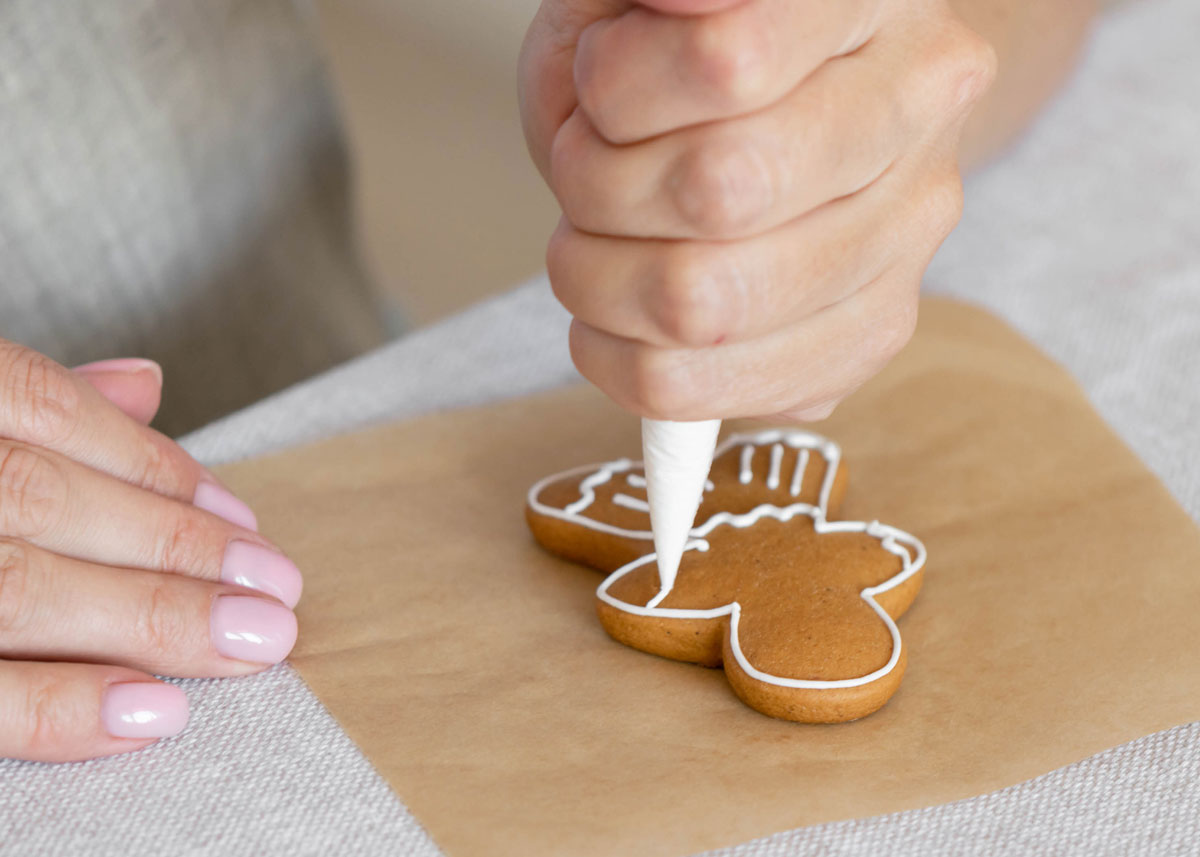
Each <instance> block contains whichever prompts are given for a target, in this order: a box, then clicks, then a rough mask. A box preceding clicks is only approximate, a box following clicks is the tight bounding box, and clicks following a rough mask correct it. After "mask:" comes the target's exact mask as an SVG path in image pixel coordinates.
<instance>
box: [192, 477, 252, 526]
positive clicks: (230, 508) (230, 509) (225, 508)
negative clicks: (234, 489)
mask: <svg viewBox="0 0 1200 857" xmlns="http://www.w3.org/2000/svg"><path fill="white" fill-rule="evenodd" d="M192 505H193V506H195V507H196V508H197V509H203V510H204V511H206V512H212V513H213V514H214V515H216V516H217V517H218V518H224V519H225V520H226V521H228V522H229V523H231V524H237V525H238V526H239V527H245V528H246V529H247V530H254V532H256V533H257V532H258V518H256V517H255V515H254V511H253V510H252V509H251V508H250V507H249V506H247V505H246V504H245V503H243V502H242V501H241V500H239V499H238V498H237V497H234V496H233V495H232V494H230V493H229V492H228V491H226V490H225V489H224V488H222V487H221V486H220V485H218V484H217V483H216V482H209V481H208V480H202V481H201V482H200V484H199V485H197V486H196V493H195V494H194V495H193V496H192Z"/></svg>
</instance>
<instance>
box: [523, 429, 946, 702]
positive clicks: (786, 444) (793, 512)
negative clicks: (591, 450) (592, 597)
mask: <svg viewBox="0 0 1200 857" xmlns="http://www.w3.org/2000/svg"><path fill="white" fill-rule="evenodd" d="M844 492H845V468H844V467H843V466H841V451H840V449H839V447H838V446H837V444H836V443H834V442H832V441H830V440H828V439H826V438H823V437H821V436H819V435H816V434H813V433H811V432H804V431H780V430H773V431H764V432H759V433H755V434H741V435H733V436H731V437H730V438H728V439H727V440H726V441H724V442H723V443H722V444H721V445H720V446H718V448H717V453H716V455H715V457H714V461H713V467H712V470H711V471H710V479H709V482H708V484H707V485H706V487H705V492H704V498H703V500H702V502H701V505H700V510H699V512H698V513H697V515H696V522H697V523H696V526H694V527H693V529H692V531H691V539H690V540H689V543H688V547H687V550H685V552H684V557H683V561H682V562H681V564H680V568H679V573H678V575H677V577H676V580H675V582H674V585H673V586H672V587H671V588H670V589H669V590H663V589H662V587H661V586H660V582H659V579H658V570H657V565H656V563H655V555H654V553H653V542H652V539H651V533H650V527H649V508H648V506H647V505H646V500H645V479H644V477H643V476H642V470H641V467H640V465H639V464H638V463H637V462H633V461H629V460H625V459H622V460H618V461H612V462H607V463H605V464H601V465H595V466H591V467H584V468H577V469H575V470H571V471H568V472H566V473H562V474H558V475H555V476H551V477H549V478H547V479H544V480H542V481H541V482H539V483H537V484H536V485H534V486H533V488H531V489H530V492H529V498H528V505H527V508H526V517H527V519H528V521H529V525H530V529H531V530H532V531H533V534H534V536H535V538H536V539H537V540H538V542H540V543H541V544H542V545H543V546H544V547H545V548H547V549H548V550H550V551H551V552H552V553H555V554H558V555H559V556H563V557H565V558H567V559H570V560H573V561H575V562H579V563H583V564H585V565H589V566H592V567H594V568H598V569H600V570H601V571H606V572H611V573H610V574H609V575H608V577H607V578H605V580H604V582H603V583H601V584H600V586H599V588H598V589H597V591H596V597H597V612H598V614H599V617H600V621H601V623H602V624H603V626H604V628H605V630H606V631H607V632H608V633H609V634H610V635H611V636H612V637H613V638H614V639H616V640H619V641H620V642H623V643H626V644H627V645H630V646H632V647H634V648H637V649H641V650H642V651H646V652H651V653H653V654H658V655H662V656H664V657H668V658H674V659H676V660H683V661H690V662H693V663H698V664H703V665H705V666H712V667H716V666H722V665H723V666H724V669H725V674H726V676H727V677H728V679H729V682H730V684H731V685H732V687H733V689H734V691H735V692H736V693H737V695H738V696H739V697H741V699H742V700H743V701H745V702H746V703H747V704H748V705H750V706H751V707H753V708H755V709H757V710H759V711H761V712H763V713H765V714H769V715H771V716H773V717H780V718H784V719H787V720H797V721H802V722H806V723H833V722H841V721H846V720H854V719H857V718H859V717H863V716H865V715H867V714H870V713H871V712H873V711H875V710H876V709H878V708H879V707H881V706H882V705H883V704H884V703H885V702H887V700H888V699H889V698H890V697H891V696H892V694H893V693H895V691H896V689H897V688H898V687H899V684H900V679H901V677H902V676H903V674H904V667H905V663H906V657H907V652H906V650H905V649H904V647H903V645H902V643H901V638H900V632H899V629H898V628H897V626H896V622H895V620H896V619H897V618H898V617H899V616H900V615H901V614H902V613H903V612H904V611H905V610H906V609H907V608H908V606H909V605H910V604H911V603H912V601H913V599H914V598H915V597H916V594H917V591H918V589H919V588H920V585H921V577H922V569H923V568H924V564H925V549H924V547H923V546H922V544H921V542H920V541H919V540H917V539H916V538H915V537H913V536H912V535H909V534H908V533H905V532H903V531H902V530H898V529H896V528H895V527H890V526H887V525H885V524H880V523H879V522H877V521H872V522H863V521H838V520H830V518H831V516H833V515H835V514H836V510H837V509H838V508H839V506H840V501H841V498H842V495H843V494H844ZM614 569H615V570H614Z"/></svg>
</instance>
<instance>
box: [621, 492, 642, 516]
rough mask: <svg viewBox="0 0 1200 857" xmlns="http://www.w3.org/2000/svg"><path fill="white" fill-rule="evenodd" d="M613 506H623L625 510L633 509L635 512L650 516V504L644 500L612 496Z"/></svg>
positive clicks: (627, 496) (625, 495)
mask: <svg viewBox="0 0 1200 857" xmlns="http://www.w3.org/2000/svg"><path fill="white" fill-rule="evenodd" d="M612 501H613V505H615V506H624V507H625V508H626V509H633V510H634V511H636V512H645V513H646V514H647V515H649V514H650V504H649V503H647V502H646V501H645V500H639V499H638V498H637V497H630V496H629V495H628V494H614V495H613V498H612Z"/></svg>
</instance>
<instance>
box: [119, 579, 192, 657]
mask: <svg viewBox="0 0 1200 857" xmlns="http://www.w3.org/2000/svg"><path fill="white" fill-rule="evenodd" d="M170 583H171V581H170V580H162V581H156V582H155V583H153V584H152V585H151V586H150V587H149V589H148V590H147V591H146V592H145V593H144V594H143V595H142V597H141V598H140V599H139V603H138V605H137V607H136V610H135V614H134V620H133V629H132V632H133V635H134V637H133V639H134V640H135V641H136V644H137V646H138V651H139V653H141V654H143V655H145V656H148V657H150V658H152V659H153V660H155V661H157V662H160V663H171V662H174V661H175V660H176V658H175V657H174V654H175V652H176V651H177V650H178V649H179V647H180V645H181V642H182V641H184V640H186V639H187V635H188V623H187V616H188V614H187V611H186V610H184V609H183V608H182V605H181V604H180V603H179V599H178V596H177V595H176V592H175V589H174V587H172V586H171V585H170Z"/></svg>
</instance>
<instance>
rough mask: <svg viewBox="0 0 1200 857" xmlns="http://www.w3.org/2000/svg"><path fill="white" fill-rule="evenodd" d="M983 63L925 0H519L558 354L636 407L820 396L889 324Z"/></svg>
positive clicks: (868, 355) (884, 339) (817, 407)
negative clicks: (557, 315) (532, 8)
mask: <svg viewBox="0 0 1200 857" xmlns="http://www.w3.org/2000/svg"><path fill="white" fill-rule="evenodd" d="M995 64H996V61H995V53H994V52H993V50H992V49H991V47H990V46H989V45H988V43H987V42H985V41H984V40H983V39H982V38H981V37H980V36H978V35H977V34H976V33H975V32H973V31H972V30H971V29H970V28H968V27H967V26H966V25H965V24H964V23H963V22H962V21H961V20H959V19H958V18H957V17H956V16H955V14H954V13H953V12H952V11H951V9H950V7H949V5H948V3H947V0H644V2H641V3H632V2H620V1H619V0H543V2H542V5H541V8H540V10H539V11H538V14H537V16H536V18H535V19H534V22H533V24H532V25H531V27H530V29H529V32H528V35H527V36H526V40H525V45H524V48H523V50H522V56H521V63H520V89H521V109H522V117H523V121H524V126H525V131H526V137H527V140H528V143H529V148H530V151H531V153H532V155H533V158H534V161H535V162H536V163H537V165H538V167H539V169H540V170H541V172H542V174H543V176H545V178H546V180H547V182H548V183H549V185H550V187H551V189H552V190H553V192H554V194H555V195H556V197H557V198H558V201H559V203H560V205H561V206H562V210H563V218H562V221H561V223H560V225H559V227H558V229H557V231H556V232H555V233H554V235H553V236H552V238H551V239H550V246H549V250H548V253H547V266H548V269H549V274H550V281H551V283H552V284H553V287H554V291H555V293H556V295H557V296H558V298H559V300H560V301H562V303H563V304H564V305H565V306H566V308H567V309H568V310H569V311H570V312H571V313H572V315H574V316H575V321H574V323H573V325H572V329H571V349H572V355H573V357H574V360H575V363H576V365H577V366H578V367H579V370H580V371H581V372H582V373H583V374H584V375H585V376H586V377H587V378H589V379H590V380H591V381H593V382H594V383H595V384H596V385H597V386H599V387H600V388H601V389H603V390H604V391H605V392H607V393H608V394H609V395H610V396H611V397H612V398H613V399H615V400H616V401H617V402H618V403H620V404H622V405H624V406H625V407H627V408H629V409H631V410H633V411H636V412H638V413H640V414H642V415H644V416H650V417H657V418H665V419H678V420H687V419H703V418H717V417H734V416H769V415H782V416H784V417H788V418H794V419H799V420H813V419H819V418H821V417H824V416H826V415H828V414H829V413H830V412H831V411H832V410H833V408H834V407H835V406H836V404H837V403H838V402H839V401H840V400H841V399H842V398H843V397H845V396H846V395H847V394H848V393H849V392H851V391H853V390H854V389H855V388H857V387H858V386H859V385H860V384H862V383H863V382H864V381H866V380H867V379H868V378H869V377H871V376H872V375H873V374H875V373H876V372H878V371H879V369H881V368H882V367H883V366H884V364H886V363H887V361H888V360H889V359H890V358H891V357H892V356H893V355H895V354H896V352H897V351H899V349H900V348H901V347H902V346H903V345H904V344H905V343H906V342H907V341H908V339H909V337H910V335H911V333H912V331H913V327H914V324H915V321H916V313H917V294H918V289H919V285H920V282H921V277H922V274H923V272H924V270H925V268H926V266H927V265H928V263H929V261H930V259H931V257H932V256H933V253H934V251H935V250H936V249H937V247H938V246H939V245H940V244H941V242H942V240H943V239H944V238H945V237H946V235H947V234H948V233H949V232H950V230H951V229H952V228H953V227H954V226H955V224H956V223H957V221H958V219H959V216H960V213H961V208H962V191H961V182H960V177H959V169H958V145H959V137H960V135H961V132H962V128H963V124H964V121H965V120H966V118H967V115H968V113H969V112H970V110H971V107H972V105H973V104H974V103H975V102H976V101H977V100H978V99H979V97H980V96H981V94H982V93H983V92H984V91H985V90H986V89H987V88H988V86H989V84H990V83H991V81H992V78H993V76H994V72H995Z"/></svg>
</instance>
